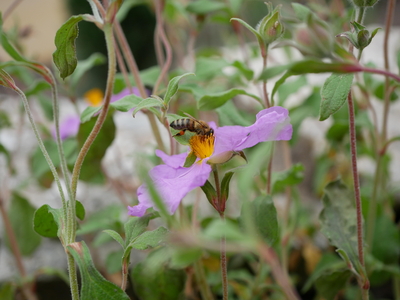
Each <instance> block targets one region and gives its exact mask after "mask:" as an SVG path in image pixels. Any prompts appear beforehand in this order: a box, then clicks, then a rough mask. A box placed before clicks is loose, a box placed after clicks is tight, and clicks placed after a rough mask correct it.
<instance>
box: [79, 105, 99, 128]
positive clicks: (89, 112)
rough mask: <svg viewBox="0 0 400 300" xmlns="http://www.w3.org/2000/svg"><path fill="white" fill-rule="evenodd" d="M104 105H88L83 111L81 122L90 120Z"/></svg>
mask: <svg viewBox="0 0 400 300" xmlns="http://www.w3.org/2000/svg"><path fill="white" fill-rule="evenodd" d="M102 108H103V106H88V107H86V108H85V110H84V111H83V112H82V113H81V123H82V124H83V123H86V122H88V121H89V120H90V119H91V118H92V117H93V116H94V115H95V114H97V113H98V112H99V111H100V110H101V109H102Z"/></svg>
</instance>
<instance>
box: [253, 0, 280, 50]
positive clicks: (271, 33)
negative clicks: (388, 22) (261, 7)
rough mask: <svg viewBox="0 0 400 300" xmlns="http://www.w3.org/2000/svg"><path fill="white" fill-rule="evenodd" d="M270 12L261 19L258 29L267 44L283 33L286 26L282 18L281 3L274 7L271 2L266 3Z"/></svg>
mask: <svg viewBox="0 0 400 300" xmlns="http://www.w3.org/2000/svg"><path fill="white" fill-rule="evenodd" d="M265 4H266V5H267V7H268V14H267V15H266V16H265V17H264V18H263V19H262V20H261V21H260V23H259V24H258V26H257V28H256V30H257V31H258V33H259V34H260V35H261V37H262V39H263V41H264V43H265V45H269V44H271V43H272V42H273V41H276V40H277V39H278V38H280V37H281V36H282V35H283V32H284V27H283V25H282V22H281V20H280V9H281V5H278V6H277V7H275V9H273V7H272V4H271V3H265Z"/></svg>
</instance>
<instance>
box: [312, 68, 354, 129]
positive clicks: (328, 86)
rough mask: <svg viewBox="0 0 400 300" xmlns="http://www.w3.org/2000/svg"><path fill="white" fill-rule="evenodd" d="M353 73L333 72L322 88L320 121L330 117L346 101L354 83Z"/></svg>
mask: <svg viewBox="0 0 400 300" xmlns="http://www.w3.org/2000/svg"><path fill="white" fill-rule="evenodd" d="M353 78H354V75H353V74H332V75H331V76H329V78H328V79H327V80H326V81H325V83H324V86H323V87H322V89H321V98H322V99H321V109H320V117H319V120H320V121H324V120H326V119H327V118H329V116H330V115H332V114H334V113H335V112H337V111H338V110H339V109H340V108H341V107H342V105H343V104H344V103H345V102H346V100H347V96H348V94H349V92H350V89H351V85H352V83H353Z"/></svg>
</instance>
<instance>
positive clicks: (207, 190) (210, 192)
mask: <svg viewBox="0 0 400 300" xmlns="http://www.w3.org/2000/svg"><path fill="white" fill-rule="evenodd" d="M201 189H202V191H203V192H204V194H205V195H206V197H207V200H208V202H210V204H211V205H212V206H214V202H215V200H216V199H217V192H216V191H215V188H214V187H213V186H212V184H211V183H210V182H209V181H208V180H207V181H206V183H205V184H204V185H203V186H201Z"/></svg>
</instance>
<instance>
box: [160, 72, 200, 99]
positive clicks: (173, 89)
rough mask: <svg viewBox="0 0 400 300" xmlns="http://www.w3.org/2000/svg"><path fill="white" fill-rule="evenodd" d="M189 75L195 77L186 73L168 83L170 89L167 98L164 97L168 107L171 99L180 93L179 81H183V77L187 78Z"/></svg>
mask: <svg viewBox="0 0 400 300" xmlns="http://www.w3.org/2000/svg"><path fill="white" fill-rule="evenodd" d="M189 75H194V74H193V73H186V74H183V75H180V76H176V77H174V78H172V79H171V80H170V81H169V83H168V87H167V91H166V92H165V96H164V105H166V106H167V105H168V104H169V102H170V101H171V98H172V97H173V96H174V95H175V94H176V92H177V91H178V87H179V85H178V84H179V80H181V79H182V78H183V77H185V76H189Z"/></svg>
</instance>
